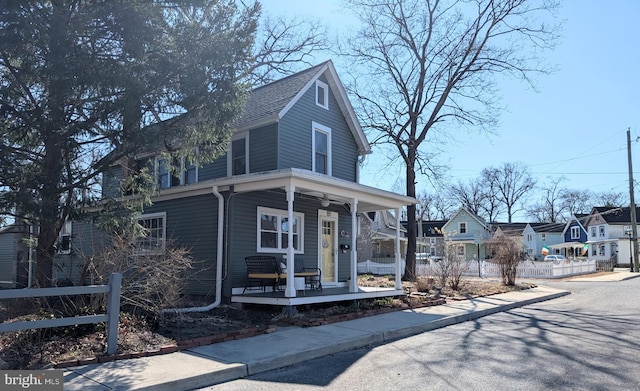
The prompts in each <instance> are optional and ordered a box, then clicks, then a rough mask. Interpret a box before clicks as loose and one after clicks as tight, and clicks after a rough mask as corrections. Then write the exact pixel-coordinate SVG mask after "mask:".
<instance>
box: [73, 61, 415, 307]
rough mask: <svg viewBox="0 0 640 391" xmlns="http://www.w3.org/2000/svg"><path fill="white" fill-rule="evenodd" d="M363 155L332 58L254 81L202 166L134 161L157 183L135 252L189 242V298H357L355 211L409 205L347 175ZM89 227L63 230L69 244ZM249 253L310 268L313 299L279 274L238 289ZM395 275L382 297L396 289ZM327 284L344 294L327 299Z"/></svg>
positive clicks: (281, 301) (284, 301) (111, 178)
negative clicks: (230, 127)
mask: <svg viewBox="0 0 640 391" xmlns="http://www.w3.org/2000/svg"><path fill="white" fill-rule="evenodd" d="M369 153H371V148H370V145H369V143H368V141H367V139H366V138H365V135H364V133H363V131H362V129H361V127H360V125H359V123H358V121H357V119H356V116H355V113H354V111H353V107H352V106H351V103H350V102H349V100H348V98H347V94H346V91H345V89H344V87H343V85H342V84H341V82H340V80H339V79H338V76H337V74H336V71H335V68H334V66H333V64H332V63H331V61H327V62H324V63H322V64H320V65H317V66H314V67H312V68H309V69H307V70H305V71H302V72H299V73H296V74H294V75H291V76H288V77H286V78H283V79H281V80H279V81H276V82H273V83H270V84H268V85H265V86H263V87H260V88H257V89H255V90H253V91H252V93H251V95H250V97H249V99H248V101H247V104H246V107H245V111H244V113H243V115H242V117H241V118H240V120H239V121H238V122H237V124H236V126H235V132H234V134H233V136H232V138H231V143H230V144H229V150H228V152H227V156H225V157H223V158H220V159H217V160H216V161H214V162H212V163H211V164H206V165H204V166H202V167H193V166H189V165H188V164H185V163H184V162H181V161H179V160H177V159H175V160H173V164H179V165H180V167H181V169H182V170H181V175H178V176H176V175H172V174H171V171H170V170H168V169H167V165H168V164H171V162H168V161H166V160H165V159H164V158H161V157H145V159H142V161H140V162H139V164H140V166H144V165H147V166H150V167H153V169H154V172H155V174H156V179H157V184H158V194H157V196H156V197H154V198H153V200H152V201H153V205H152V206H150V207H148V208H146V209H145V211H144V214H143V215H142V216H140V218H139V222H140V223H141V224H142V225H143V226H144V227H147V236H146V237H145V238H142V239H140V240H139V243H140V249H141V251H163V250H164V246H165V243H166V240H167V239H172V240H173V241H175V243H176V244H178V245H180V246H184V247H187V248H189V249H190V251H191V255H192V256H193V258H194V259H195V260H196V261H197V265H198V266H197V267H198V269H197V270H196V271H197V279H193V280H190V282H189V285H188V293H190V294H193V295H201V296H212V293H213V292H215V296H216V298H219V297H220V295H222V297H223V298H224V300H225V301H232V302H239V303H263V304H277V305H297V304H302V303H311V302H323V301H335V300H349V299H354V298H359V297H368V296H366V294H367V293H365V292H363V291H362V290H360V289H359V288H358V287H357V285H356V282H357V278H356V260H357V253H356V251H357V243H356V239H357V233H358V215H359V214H363V213H369V212H375V211H387V210H393V211H394V215H395V216H399V215H400V211H401V209H402V208H403V207H405V206H406V205H409V204H415V203H417V201H416V200H415V199H414V198H412V197H407V196H403V195H399V194H395V193H392V192H388V191H384V190H381V189H377V188H373V187H369V186H365V185H362V184H359V183H358V168H359V164H360V162H361V160H362V157H363V156H364V155H367V154H369ZM121 177H123V173H122V171H121V169H120V168H119V167H114V169H113V171H112V172H111V173H110V174H109V175H105V180H106V182H109V183H105V184H104V186H103V188H104V189H107V191H109V189H117V188H118V186H119V183H118V178H121ZM110 195H111V196H115V195H116V194H110ZM74 228H75V227H74ZM91 234H92V232H91V231H90V230H85V231H84V233H82V234H81V233H80V232H74V233H73V243H74V244H73V246H72V248H74V247H76V246H81V245H84V242H86V241H88V240H89V238H88V236H90V235H91ZM396 235H397V236H398V239H397V240H398V241H399V237H400V236H399V235H398V234H396ZM399 254H400V252H399V251H395V254H394V258H396V259H395V262H396V263H397V264H398V265H399V263H400V259H399V256H397V255H399ZM251 255H271V256H275V257H277V258H278V259H284V256H286V262H287V270H288V271H289V272H291V271H292V270H295V269H297V268H298V267H299V266H301V265H302V266H304V267H309V268H320V269H321V272H322V286H323V288H325V289H324V290H323V292H322V293H321V296H315V295H314V297H311V295H308V296H307V297H304V296H302V295H299V294H298V293H297V292H296V290H295V287H294V281H293V278H288V279H287V280H286V287H285V289H284V292H276V294H269V295H266V296H265V295H264V294H262V293H258V294H255V293H251V292H248V293H247V294H242V293H243V288H244V287H245V285H246V281H247V271H246V265H245V262H244V259H245V257H247V256H251ZM76 270H78V269H77V268H76ZM400 277H401V276H396V283H395V288H394V289H392V290H390V291H389V292H388V294H387V296H392V295H396V294H398V293H400V294H401V293H402V284H401V281H400ZM326 288H342V289H343V291H344V292H346V293H348V294H350V295H351V296H345V295H342V296H340V295H334V296H329V292H330V289H326ZM345 288H346V289H345ZM377 294H378V296H381V295H380V293H379V292H378V293H377ZM356 295H361V296H356Z"/></svg>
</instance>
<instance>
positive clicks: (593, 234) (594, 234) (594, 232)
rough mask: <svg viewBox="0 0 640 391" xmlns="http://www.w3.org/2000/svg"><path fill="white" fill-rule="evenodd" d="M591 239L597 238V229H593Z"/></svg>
mask: <svg viewBox="0 0 640 391" xmlns="http://www.w3.org/2000/svg"><path fill="white" fill-rule="evenodd" d="M591 237H592V238H595V237H596V227H591Z"/></svg>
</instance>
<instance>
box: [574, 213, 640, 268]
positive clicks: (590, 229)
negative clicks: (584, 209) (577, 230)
mask: <svg viewBox="0 0 640 391" xmlns="http://www.w3.org/2000/svg"><path fill="white" fill-rule="evenodd" d="M630 210H631V209H630V208H629V207H624V208H617V207H595V208H593V209H591V213H589V216H588V217H587V219H586V222H585V225H584V227H585V229H586V230H587V235H588V239H587V242H586V243H587V244H588V246H589V260H592V259H595V260H596V261H611V262H612V263H614V264H615V263H628V262H629V261H630V259H631V253H632V250H631V248H630V246H631V236H632V233H631V213H630ZM636 216H640V208H638V207H636Z"/></svg>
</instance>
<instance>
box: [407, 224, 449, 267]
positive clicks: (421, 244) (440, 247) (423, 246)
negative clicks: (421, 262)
mask: <svg viewBox="0 0 640 391" xmlns="http://www.w3.org/2000/svg"><path fill="white" fill-rule="evenodd" d="M446 222H447V220H432V221H418V224H417V229H418V232H416V234H417V237H416V252H417V253H419V254H421V256H420V257H419V258H424V257H438V258H442V257H444V231H443V229H442V227H444V225H445V223H446ZM402 226H403V227H404V228H405V229H406V228H407V222H406V221H403V222H402Z"/></svg>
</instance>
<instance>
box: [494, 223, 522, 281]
mask: <svg viewBox="0 0 640 391" xmlns="http://www.w3.org/2000/svg"><path fill="white" fill-rule="evenodd" d="M487 247H488V248H489V251H490V252H491V253H492V254H493V261H494V262H497V263H498V265H499V267H500V274H501V275H502V283H503V284H504V285H515V284H516V274H517V270H518V264H519V263H520V262H521V261H522V260H523V259H524V248H523V246H522V238H520V237H514V236H509V235H505V234H497V235H495V236H494V237H493V238H492V239H491V240H490V241H489V243H488V244H487Z"/></svg>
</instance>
